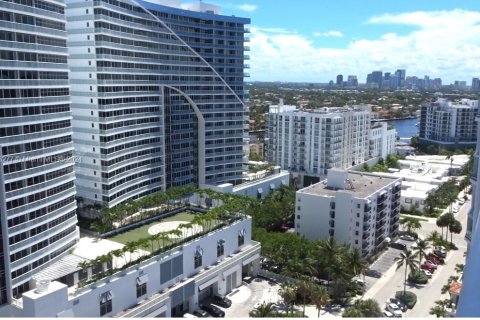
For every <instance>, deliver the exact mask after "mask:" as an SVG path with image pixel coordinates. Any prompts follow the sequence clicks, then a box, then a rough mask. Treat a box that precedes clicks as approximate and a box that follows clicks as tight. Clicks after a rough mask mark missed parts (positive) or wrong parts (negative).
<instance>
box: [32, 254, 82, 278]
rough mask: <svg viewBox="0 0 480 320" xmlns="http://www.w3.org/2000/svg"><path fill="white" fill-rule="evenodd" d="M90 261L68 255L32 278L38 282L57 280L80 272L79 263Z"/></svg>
mask: <svg viewBox="0 0 480 320" xmlns="http://www.w3.org/2000/svg"><path fill="white" fill-rule="evenodd" d="M88 260H89V259H84V258H81V257H79V256H76V255H74V254H68V255H66V256H64V257H62V258H61V259H60V260H57V261H55V262H54V263H53V264H51V265H49V266H48V267H46V268H45V269H43V270H41V271H40V272H37V273H36V274H34V275H33V277H32V278H33V279H34V280H37V281H39V280H56V279H59V278H61V277H63V276H66V275H69V274H72V273H74V272H76V271H78V270H80V269H81V268H80V267H79V266H78V265H79V263H81V262H84V261H88Z"/></svg>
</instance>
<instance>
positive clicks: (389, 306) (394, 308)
mask: <svg viewBox="0 0 480 320" xmlns="http://www.w3.org/2000/svg"><path fill="white" fill-rule="evenodd" d="M386 309H387V311H390V312H391V313H393V316H394V317H395V318H401V317H402V310H400V308H399V307H398V306H397V305H396V304H395V303H391V302H390V303H389V302H387V306H386Z"/></svg>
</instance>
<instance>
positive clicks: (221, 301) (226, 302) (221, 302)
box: [212, 296, 232, 308]
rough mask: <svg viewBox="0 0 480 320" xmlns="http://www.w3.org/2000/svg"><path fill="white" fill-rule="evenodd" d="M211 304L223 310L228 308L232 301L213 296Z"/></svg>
mask: <svg viewBox="0 0 480 320" xmlns="http://www.w3.org/2000/svg"><path fill="white" fill-rule="evenodd" d="M212 303H214V304H216V305H217V306H219V307H223V308H230V306H231V305H232V301H231V300H230V299H228V298H227V297H220V296H214V297H213V301H212Z"/></svg>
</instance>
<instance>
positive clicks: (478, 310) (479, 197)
mask: <svg viewBox="0 0 480 320" xmlns="http://www.w3.org/2000/svg"><path fill="white" fill-rule="evenodd" d="M476 121H477V122H478V121H480V118H478V117H477V119H476ZM479 160H480V126H477V148H476V150H475V154H474V161H473V170H472V176H471V178H470V182H471V184H472V203H471V207H470V210H469V211H468V220H467V230H466V233H465V239H466V240H467V242H468V249H467V258H466V263H465V269H464V276H463V281H462V291H461V293H460V299H459V302H458V308H457V314H456V316H457V317H478V315H479V314H480V305H479V304H478V299H477V297H478V282H479V281H480V279H479V273H478V270H479V269H480V255H479V254H478V252H479V250H480V232H479V230H480V227H479V223H480V220H479V219H478V217H479V214H480V188H479V185H478V182H479V181H480V170H478V163H479Z"/></svg>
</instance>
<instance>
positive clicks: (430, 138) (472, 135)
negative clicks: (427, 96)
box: [419, 99, 478, 148]
mask: <svg viewBox="0 0 480 320" xmlns="http://www.w3.org/2000/svg"><path fill="white" fill-rule="evenodd" d="M477 114H478V100H470V99H462V100H461V101H460V102H455V103H453V102H450V101H447V100H446V99H438V100H437V101H436V102H434V103H429V104H425V105H423V106H422V110H421V116H420V133H419V142H420V144H424V145H436V146H442V147H445V148H466V147H471V148H474V147H475V146H476V141H477V124H476V122H475V117H476V116H477Z"/></svg>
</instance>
